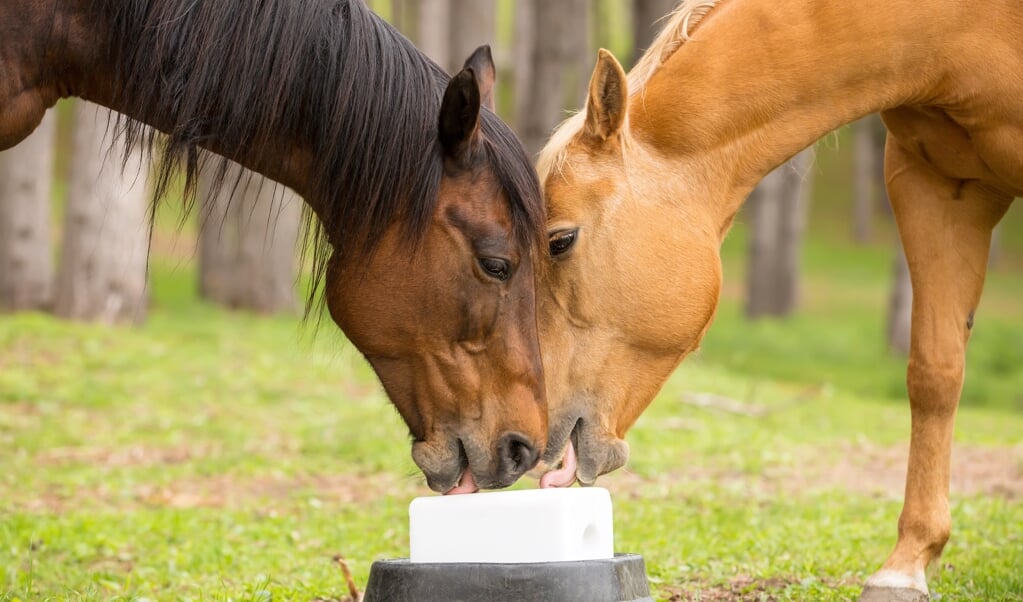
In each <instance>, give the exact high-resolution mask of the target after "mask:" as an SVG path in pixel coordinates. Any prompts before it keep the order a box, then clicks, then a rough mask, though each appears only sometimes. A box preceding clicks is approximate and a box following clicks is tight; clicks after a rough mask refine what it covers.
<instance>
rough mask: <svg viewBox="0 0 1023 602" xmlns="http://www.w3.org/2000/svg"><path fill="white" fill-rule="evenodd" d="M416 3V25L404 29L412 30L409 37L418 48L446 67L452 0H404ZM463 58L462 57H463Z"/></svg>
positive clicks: (450, 53) (449, 52) (449, 45)
mask: <svg viewBox="0 0 1023 602" xmlns="http://www.w3.org/2000/svg"><path fill="white" fill-rule="evenodd" d="M405 1H406V2H409V3H414V4H417V5H418V6H417V8H416V11H417V14H416V15H415V17H416V18H415V23H416V26H415V27H414V28H413V27H411V24H410V25H409V26H408V28H407V29H406V30H405V31H408V32H412V31H413V29H414V33H412V35H411V37H412V39H413V40H414V41H415V43H416V45H417V46H419V49H420V50H422V51H423V52H424V53H426V55H427V56H429V57H430V58H431V59H433V60H434V62H436V63H437V64H438V65H440V66H441V67H442V68H444V69H448V67H449V65H450V63H451V61H452V52H451V4H452V0H421V1H419V2H415V0H405ZM463 60H464V57H463Z"/></svg>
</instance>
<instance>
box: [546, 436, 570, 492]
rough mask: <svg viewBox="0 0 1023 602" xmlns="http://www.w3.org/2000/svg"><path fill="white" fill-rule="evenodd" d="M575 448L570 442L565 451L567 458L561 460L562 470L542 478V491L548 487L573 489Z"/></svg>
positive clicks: (554, 471) (551, 472)
mask: <svg viewBox="0 0 1023 602" xmlns="http://www.w3.org/2000/svg"><path fill="white" fill-rule="evenodd" d="M576 464H577V463H576V459H575V446H574V445H572V441H571V440H569V442H568V448H567V449H565V457H564V459H562V460H561V468H558V469H557V470H552V471H550V472H548V473H546V474H544V475H543V476H542V477H540V489H547V488H548V487H571V486H572V484H573V483H575V469H576Z"/></svg>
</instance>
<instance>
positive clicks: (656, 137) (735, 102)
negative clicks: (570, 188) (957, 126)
mask: <svg viewBox="0 0 1023 602" xmlns="http://www.w3.org/2000/svg"><path fill="white" fill-rule="evenodd" d="M915 2H918V0H860V1H858V2H845V1H842V2H827V1H819V2H796V1H792V0H789V1H778V0H723V2H722V3H721V4H720V5H719V6H718V7H717V8H715V9H713V10H712V11H711V13H710V14H709V15H708V16H707V17H706V19H705V21H704V22H703V23H702V24H701V25H700V26H699V28H698V29H697V30H696V32H695V33H694V34H693V36H692V38H691V39H690V40H689V41H687V42H685V43H684V44H683V45H682V46H681V48H680V49H679V50H678V51H677V52H676V53H675V54H674V55H672V56H671V57H669V58H668V60H667V61H666V62H665V63H664V65H662V66H661V67H660V68H659V69H658V71H657V72H655V73H654V75H653V76H652V77H651V78H650V80H649V81H648V82H647V85H646V86H645V89H643V90H640V91H636V92H635V96H634V97H633V98H634V101H633V102H632V104H631V109H630V114H629V117H630V123H631V128H632V131H633V135H634V136H635V137H636V138H637V139H638V140H640V141H641V142H643V143H645V144H648V145H650V146H652V147H653V148H655V149H656V150H657V151H658V152H657V154H658V155H660V156H667V157H669V160H671V161H677V162H680V163H684V164H686V165H697V166H699V167H698V168H697V169H700V170H703V171H704V173H703V174H701V175H703V176H704V177H703V178H699V179H702V180H704V181H708V182H713V183H712V184H709V185H710V186H714V187H715V188H717V192H718V194H716V195H710V197H712V198H713V197H716V199H715V201H714V202H722V203H723V204H724V206H722V207H721V208H720V216H719V217H720V219H721V220H722V222H727V221H729V220H731V218H732V216H734V214H735V212H736V211H737V210H738V207H739V205H740V204H741V203H742V201H743V200H744V198H745V196H746V195H747V193H748V192H749V191H750V190H751V189H752V187H753V186H755V185H756V183H757V182H758V181H759V180H760V179H761V178H763V176H765V175H766V174H767V173H768V172H769V171H770V170H771V169H773V168H774V167H776V166H777V165H779V164H781V163H782V162H784V161H785V160H786V159H788V158H789V157H791V156H793V155H794V154H796V153H797V152H799V151H800V150H801V149H803V148H805V147H807V146H808V145H810V144H812V143H813V142H814V141H815V140H817V139H818V138H820V137H821V136H823V135H824V134H826V133H828V132H830V131H831V130H833V129H835V128H837V127H840V126H842V125H844V124H846V123H849V122H851V121H853V120H855V119H857V118H859V117H861V116H863V115H866V114H869V113H872V112H875V111H878V110H880V109H883V108H886V107H891V106H896V105H900V104H904V103H907V102H913V101H914V100H916V99H917V96H918V95H919V94H920V93H921V91H924V90H928V89H930V88H931V86H932V85H933V83H934V82H935V81H936V80H937V79H938V78H939V77H940V76H941V73H940V72H938V71H937V69H936V68H935V67H934V65H936V64H940V63H939V62H936V61H934V60H933V59H934V57H933V53H934V52H935V51H936V47H937V44H936V42H938V41H940V36H938V35H937V33H938V32H939V31H940V26H941V25H940V24H939V23H936V22H935V21H937V20H938V19H937V18H934V19H931V18H929V17H927V18H924V17H922V16H921V15H920V13H919V11H917V13H916V14H915V15H914V11H913V10H911V9H912V6H911V4H912V3H915ZM931 12H940V11H931ZM941 18H942V19H954V18H955V16H953V15H944V16H943V17H941ZM724 186H727V187H729V188H730V191H729V194H728V198H726V199H723V200H722V199H721V197H720V191H721V188H720V187H724Z"/></svg>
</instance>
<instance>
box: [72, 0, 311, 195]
mask: <svg viewBox="0 0 1023 602" xmlns="http://www.w3.org/2000/svg"><path fill="white" fill-rule="evenodd" d="M94 6H95V3H94V0H66V1H63V2H61V1H60V0H58V7H62V8H66V9H67V10H68V11H69V12H70V13H71V14H73V15H74V16H73V17H72V18H71V19H70V20H71V21H72V22H74V20H75V19H78V20H79V22H80V23H83V24H84V25H83V26H81V27H71V28H70V29H69V30H68V38H67V40H66V41H65V43H64V45H63V46H62V48H61V52H62V54H63V55H64V56H63V57H62V58H63V60H64V63H66V64H67V65H72V66H73V68H68V69H67V70H66V71H65V72H64V73H62V74H60V76H59V77H60V78H61V81H59V82H57V84H56V87H57V88H58V89H59V90H60V95H61V96H77V97H80V98H83V99H85V100H88V101H90V102H94V103H96V104H98V105H101V106H104V107H107V108H109V109H112V110H114V111H117V112H119V113H122V114H124V115H127V116H128V117H130V118H131V119H134V120H136V121H139V122H141V123H144V124H146V125H148V126H151V127H153V128H155V129H157V130H160V131H162V132H165V133H166V132H170V131H172V130H173V129H174V128H176V127H179V125H180V124H179V123H178V121H179V120H178V116H177V115H176V114H175V113H174V111H173V109H172V107H170V106H164V105H163V104H160V103H155V104H151V103H147V102H139V99H137V98H132V97H131V96H130V90H132V89H133V88H132V87H131V86H127V87H126V86H124V85H123V84H124V82H120V81H117V78H118V77H119V76H118V75H117V73H116V68H115V66H114V65H112V64H110V61H111V60H112V59H113V58H114V57H111V56H108V55H106V54H105V53H104V52H102V51H101V49H104V48H117V47H119V46H121V45H119V44H113V43H112V42H111V41H110V40H109V39H108V38H109V37H110V35H109V34H108V33H107V32H108V24H106V23H101V22H94V21H95V20H96V19H95V14H96V11H95V10H93V7H94ZM137 51H138V52H145V51H146V49H144V48H140V49H137ZM210 58H211V60H216V58H215V57H210ZM160 67H161V65H160V64H159V62H158V61H152V63H151V68H152V73H142V74H132V77H140V78H150V81H160V79H161V74H160V73H159V69H160ZM126 90H128V92H125V91H126ZM160 96H161V97H162V98H168V99H169V98H170V97H171V95H169V94H162V95H160ZM261 137H262V138H264V139H268V140H272V141H273V146H272V147H262V148H252V147H249V148H243V147H238V146H228V145H225V144H224V143H223V141H221V140H218V139H216V138H215V137H209V138H207V139H206V140H204V141H203V147H204V148H205V149H206V150H210V151H213V152H215V153H217V154H220V155H223V156H225V157H227V158H228V159H231V160H232V161H235V162H237V163H239V164H241V165H243V166H244V167H247V168H249V169H251V170H253V171H256V172H258V173H260V174H263V175H265V176H267V177H269V178H271V179H273V180H276V181H278V182H280V183H282V184H285V185H286V186H289V187H291V188H293V189H294V190H296V191H297V192H298V193H299V194H302V195H303V196H304V195H305V192H306V190H305V188H306V181H307V179H308V178H307V176H306V173H307V170H308V167H309V162H310V156H309V151H308V150H307V149H304V148H303V144H302V143H303V141H301V140H299V139H297V137H296V136H295V135H294V134H293V133H291V132H275V133H274V135H272V136H271V135H269V133H267V134H266V135H264V136H261ZM306 200H307V201H309V199H308V198H307V199H306ZM310 204H312V203H310ZM314 209H315V205H314Z"/></svg>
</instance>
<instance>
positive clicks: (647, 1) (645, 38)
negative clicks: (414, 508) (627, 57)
mask: <svg viewBox="0 0 1023 602" xmlns="http://www.w3.org/2000/svg"><path fill="white" fill-rule="evenodd" d="M675 4H676V0H632V49H633V50H632V64H633V65H635V64H636V61H638V60H639V57H641V56H643V53H644V52H646V49H647V48H650V45H651V44H652V43H653V41H654V38H655V37H657V34H658V33H659V32H660V31H661V28H662V27H664V17H665V15H667V14H668V13H670V12H671V11H672V10H674V8H675Z"/></svg>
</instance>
